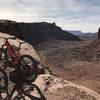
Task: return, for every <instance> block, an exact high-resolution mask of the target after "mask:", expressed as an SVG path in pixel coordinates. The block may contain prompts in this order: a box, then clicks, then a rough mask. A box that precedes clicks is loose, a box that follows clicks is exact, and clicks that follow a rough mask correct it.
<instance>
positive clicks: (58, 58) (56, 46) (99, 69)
mask: <svg viewBox="0 0 100 100" xmlns="http://www.w3.org/2000/svg"><path fill="white" fill-rule="evenodd" d="M90 42H91V41H57V40H51V41H47V42H45V43H43V44H40V45H38V46H37V47H36V49H37V51H38V54H39V55H40V57H41V59H42V60H43V63H44V65H45V66H46V67H50V69H51V70H52V73H53V74H54V75H56V76H59V77H61V78H63V79H66V80H68V81H71V82H74V83H76V84H81V85H83V86H85V87H88V88H90V89H92V90H94V91H96V92H98V93H99V94H100V61H83V60H81V59H77V58H75V57H74V56H73V53H74V55H75V52H73V53H72V52H70V50H71V49H73V48H76V47H82V46H84V45H88V44H89V43H90Z"/></svg>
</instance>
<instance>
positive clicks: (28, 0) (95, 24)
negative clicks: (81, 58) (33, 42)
mask: <svg viewBox="0 0 100 100" xmlns="http://www.w3.org/2000/svg"><path fill="white" fill-rule="evenodd" d="M0 19H9V20H14V21H18V22H50V23H53V22H56V24H57V25H58V26H60V27H62V29H64V30H81V31H83V32H97V31H98V28H99V27H100V0H0Z"/></svg>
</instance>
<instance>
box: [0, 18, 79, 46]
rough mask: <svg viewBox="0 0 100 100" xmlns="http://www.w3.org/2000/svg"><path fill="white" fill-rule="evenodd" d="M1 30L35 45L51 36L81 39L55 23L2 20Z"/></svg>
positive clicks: (63, 38)
mask: <svg viewBox="0 0 100 100" xmlns="http://www.w3.org/2000/svg"><path fill="white" fill-rule="evenodd" d="M0 32H5V33H8V34H10V35H15V36H17V37H18V38H20V39H23V40H25V41H27V42H28V43H30V44H32V45H35V44H38V43H42V42H44V41H45V40H48V39H49V38H50V37H51V38H54V39H59V40H80V39H79V37H77V36H75V35H73V34H71V33H69V32H67V31H64V30H62V29H61V28H60V27H58V26H56V25H55V23H46V22H42V23H17V22H15V21H9V20H1V21H0Z"/></svg>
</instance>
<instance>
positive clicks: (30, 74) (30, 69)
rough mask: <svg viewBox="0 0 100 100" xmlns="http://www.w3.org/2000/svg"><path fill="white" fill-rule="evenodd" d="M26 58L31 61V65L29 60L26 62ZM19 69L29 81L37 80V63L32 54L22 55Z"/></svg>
mask: <svg viewBox="0 0 100 100" xmlns="http://www.w3.org/2000/svg"><path fill="white" fill-rule="evenodd" d="M25 58H28V59H29V60H30V61H31V65H28V64H27V62H25V60H24V59H25ZM23 60H24V61H23ZM23 62H24V63H23ZM18 70H19V72H20V73H21V74H22V76H23V77H24V78H25V79H26V80H27V81H35V79H36V77H37V75H38V68H37V63H36V61H35V59H34V58H33V57H32V56H30V55H22V56H21V57H20V58H19V61H18Z"/></svg>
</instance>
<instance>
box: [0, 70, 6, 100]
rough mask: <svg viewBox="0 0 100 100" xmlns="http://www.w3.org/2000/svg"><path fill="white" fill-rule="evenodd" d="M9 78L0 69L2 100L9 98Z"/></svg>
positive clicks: (0, 96)
mask: <svg viewBox="0 0 100 100" xmlns="http://www.w3.org/2000/svg"><path fill="white" fill-rule="evenodd" d="M7 87H8V77H7V74H6V73H5V72H4V71H3V70H2V69H0V100H6V98H7V96H8V90H7Z"/></svg>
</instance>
